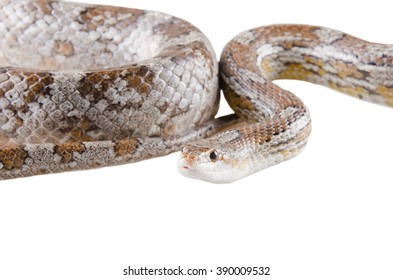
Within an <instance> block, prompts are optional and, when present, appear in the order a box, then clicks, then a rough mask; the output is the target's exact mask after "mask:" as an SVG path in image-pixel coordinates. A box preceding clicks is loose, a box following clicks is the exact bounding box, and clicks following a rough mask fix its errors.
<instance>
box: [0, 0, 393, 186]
mask: <svg viewBox="0 0 393 280" xmlns="http://www.w3.org/2000/svg"><path fill="white" fill-rule="evenodd" d="M0 19H1V21H0V46H1V47H0V178H1V179H9V178H17V177H25V176H32V175H38V174H47V173H56V172H64V171H68V170H81V169H90V168H97V167H103V166H110V165H118V164H124V163H130V162H136V161H140V160H143V159H147V158H152V157H157V156H163V155H166V154H168V153H171V152H174V151H178V150H180V149H181V155H180V159H179V162H178V168H179V170H180V172H181V173H183V174H184V175H186V176H188V177H192V178H197V179H202V180H206V181H210V182H217V183H221V182H232V181H234V180H237V179H240V178H242V177H245V176H247V175H250V174H252V173H254V172H257V171H259V170H261V169H263V168H266V167H269V166H271V165H274V164H277V163H279V162H282V161H284V160H287V159H290V158H292V157H294V156H295V155H297V154H298V153H300V152H301V151H302V150H303V148H304V146H305V144H306V142H307V139H308V136H309V134H310V131H311V119H310V114H309V111H308V109H307V108H306V107H305V105H304V104H303V102H302V101H301V100H300V99H299V98H297V97H296V96H295V95H294V94H292V93H291V92H289V91H287V90H284V89H281V88H280V87H279V86H277V85H276V84H274V83H273V82H272V81H273V80H276V79H298V80H304V81H309V82H312V83H316V84H320V85H325V86H327V87H330V88H333V89H336V90H338V91H341V92H345V93H348V94H350V95H352V96H355V97H358V98H360V99H363V100H367V101H372V102H376V103H380V104H385V105H389V106H392V105H393V79H392V78H391V77H393V64H392V60H393V47H392V46H390V45H383V44H376V43H369V42H367V41H363V40H361V39H358V38H355V37H353V36H350V35H348V34H345V33H343V32H340V31H335V30H332V29H329V28H324V27H317V26H307V25H271V26H265V27H259V28H255V29H252V30H248V31H245V32H243V33H241V34H239V35H238V36H236V37H235V38H234V39H233V40H232V41H230V42H229V43H228V44H227V45H226V47H225V48H224V50H223V52H222V55H221V59H220V63H218V62H217V60H216V58H215V54H214V51H213V48H212V46H211V44H210V42H209V40H208V39H207V38H206V37H205V36H204V35H203V34H202V33H201V32H200V31H199V30H198V29H197V28H196V27H194V26H193V25H191V24H190V23H188V22H186V21H184V20H182V19H179V18H175V17H173V16H170V15H167V14H163V13H160V12H152V11H144V10H137V9H129V8H121V7H112V6H101V5H87V4H80V3H71V2H60V1H52V0H22V1H12V0H0ZM219 82H220V84H221V87H222V89H223V91H224V95H225V97H226V99H227V101H228V103H229V105H230V106H231V108H232V109H233V110H234V112H235V114H234V115H231V116H225V117H221V118H217V119H215V115H216V113H217V111H218V104H219V90H220V87H219Z"/></svg>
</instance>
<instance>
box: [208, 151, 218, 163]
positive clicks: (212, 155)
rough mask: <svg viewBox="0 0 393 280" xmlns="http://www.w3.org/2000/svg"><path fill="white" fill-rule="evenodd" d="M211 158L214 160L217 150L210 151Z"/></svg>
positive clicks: (216, 156)
mask: <svg viewBox="0 0 393 280" xmlns="http://www.w3.org/2000/svg"><path fill="white" fill-rule="evenodd" d="M209 157H210V159H211V160H213V161H214V160H216V159H217V158H218V155H217V152H216V151H211V152H210V155H209Z"/></svg>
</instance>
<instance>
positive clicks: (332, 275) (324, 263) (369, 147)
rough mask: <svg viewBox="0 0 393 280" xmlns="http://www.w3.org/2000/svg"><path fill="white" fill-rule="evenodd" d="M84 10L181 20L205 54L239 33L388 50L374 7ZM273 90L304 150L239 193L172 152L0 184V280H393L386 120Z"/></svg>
mask: <svg viewBox="0 0 393 280" xmlns="http://www.w3.org/2000/svg"><path fill="white" fill-rule="evenodd" d="M89 2H91V3H94V2H95V3H103V4H112V5H122V6H129V7H135V8H142V9H151V10H160V11H163V12H167V13H170V14H173V15H176V16H178V17H181V18H184V19H187V20H188V21H190V22H191V23H193V24H195V25H196V26H197V27H199V28H200V29H201V30H202V31H203V32H204V33H205V34H206V35H207V37H209V38H210V40H211V41H212V43H213V46H214V48H215V50H216V52H217V55H219V53H220V51H221V49H222V48H223V46H224V45H225V43H226V42H227V41H229V40H230V39H231V38H232V37H233V36H235V35H236V34H238V33H239V32H241V31H243V30H245V29H249V28H252V27H256V26H260V25H267V24H273V23H305V24H316V25H323V26H329V27H332V28H335V29H339V30H343V31H346V32H348V33H351V34H353V35H356V36H358V37H361V38H364V39H368V40H370V41H377V42H381V43H389V42H393V34H392V31H391V18H392V14H391V9H389V8H388V7H384V6H385V5H386V3H387V2H386V1H382V0H381V1H376V0H374V1H367V2H365V3H366V4H362V3H363V2H361V1H353V2H351V1H341V2H340V3H337V1H315V0H314V1H305V0H300V1H299V0H296V1H293V0H281V1H280V0H275V1H256V0H254V1H247V0H243V1H228V0H227V1H203V0H199V1H184V0H177V1H162V0H156V1H153V0H151V1H147V0H134V1H121V0H112V1H109V0H102V1H99V0H92V1H89ZM278 83H279V84H280V85H282V86H283V87H285V88H288V89H290V90H292V91H293V92H294V93H296V94H298V96H300V97H301V99H302V100H303V101H304V102H305V104H306V105H307V106H308V107H309V109H310V110H311V114H312V118H313V132H312V135H311V137H310V140H309V144H308V146H307V148H306V150H305V151H304V152H303V153H302V154H301V155H299V156H298V157H296V158H295V159H293V160H290V161H288V162H285V163H282V164H280V165H277V166H275V167H272V168H269V169H267V170H264V171H262V172H260V173H259V174H256V175H253V176H250V177H248V178H245V179H243V180H241V181H239V182H236V183H233V184H230V185H213V184H208V183H204V182H201V181H194V180H190V179H187V178H184V177H182V176H181V175H180V174H179V173H178V171H177V169H176V159H177V156H178V154H174V155H171V156H167V157H164V158H159V159H153V160H148V161H144V162H141V163H137V164H130V165H125V166H119V167H111V168H103V169H99V170H92V171H83V172H72V173H65V174H55V175H45V176H38V177H32V178H26V179H17V180H10V181H3V182H0V279H41V280H44V279H145V278H142V277H130V276H122V273H123V268H125V267H127V266H128V265H130V266H131V267H140V266H148V267H151V268H161V267H163V266H167V267H177V266H178V265H181V266H183V267H184V268H188V267H195V268H207V269H209V270H210V269H213V270H214V269H215V267H217V266H270V267H271V276H269V277H261V279H263V278H265V279H379V280H381V279H392V278H393V269H392V264H393V229H392V215H393V203H392V197H393V189H392V188H393V183H392V167H393V165H392V159H393V148H392V143H393V128H392V120H393V110H392V109H390V108H385V107H382V106H378V105H374V104H369V103H365V102H361V101H358V100H356V99H353V98H350V97H347V96H345V95H343V94H339V93H336V92H334V91H331V90H328V89H325V88H322V87H319V86H315V85H310V84H306V83H303V82H297V81H280V82H278ZM226 113H229V110H228V109H223V110H222V111H221V114H226ZM183 278H185V279H257V278H258V277H218V276H215V275H214V273H211V274H210V275H209V276H208V277H199V278H198V277H183ZM146 279H173V277H166V278H163V277H161V278H160V277H152V276H150V277H148V278H146ZM258 279H259V278H258Z"/></svg>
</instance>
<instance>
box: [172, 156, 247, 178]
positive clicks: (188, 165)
mask: <svg viewBox="0 0 393 280" xmlns="http://www.w3.org/2000/svg"><path fill="white" fill-rule="evenodd" d="M222 167H224V168H222ZM177 169H178V170H179V172H180V173H181V174H182V175H183V176H185V177H188V178H191V179H196V180H202V181H206V182H209V183H215V184H226V183H232V182H234V181H236V180H238V179H240V178H242V177H244V176H240V177H239V176H238V175H240V174H239V173H238V172H236V171H235V170H233V169H230V168H227V167H226V166H219V164H214V165H213V164H203V165H201V164H200V165H198V164H197V163H194V162H190V161H188V160H186V159H184V158H182V157H180V158H179V160H178V162H177Z"/></svg>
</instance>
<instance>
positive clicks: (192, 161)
mask: <svg viewBox="0 0 393 280" xmlns="http://www.w3.org/2000/svg"><path fill="white" fill-rule="evenodd" d="M202 143H203V141H202ZM202 143H199V144H197V143H194V144H187V145H186V146H184V148H183V149H182V151H181V154H180V158H179V160H178V164H177V167H178V169H179V171H180V173H181V174H183V175H184V176H186V177H189V178H192V179H198V180H203V181H207V182H211V183H231V182H233V181H235V180H238V179H240V178H242V177H244V176H246V175H245V170H242V168H241V164H240V165H239V164H238V162H237V161H236V160H235V159H234V158H233V157H231V156H230V153H228V151H226V150H225V149H222V148H221V147H217V146H212V145H201V144H202Z"/></svg>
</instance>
